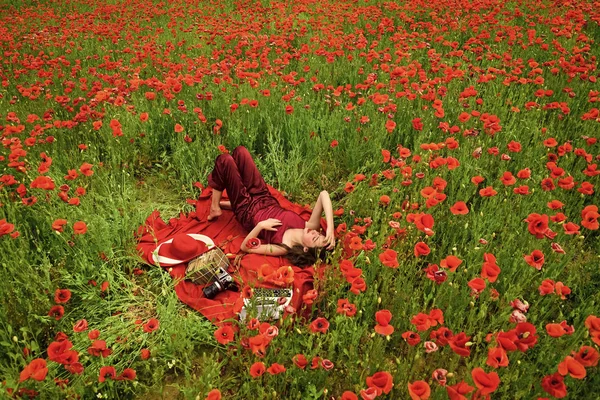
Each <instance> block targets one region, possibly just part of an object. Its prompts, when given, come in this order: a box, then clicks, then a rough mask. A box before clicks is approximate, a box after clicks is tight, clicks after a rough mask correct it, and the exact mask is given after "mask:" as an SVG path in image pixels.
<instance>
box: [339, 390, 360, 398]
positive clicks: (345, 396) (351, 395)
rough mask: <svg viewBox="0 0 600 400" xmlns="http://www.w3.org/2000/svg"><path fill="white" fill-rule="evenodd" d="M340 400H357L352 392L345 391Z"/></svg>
mask: <svg viewBox="0 0 600 400" xmlns="http://www.w3.org/2000/svg"><path fill="white" fill-rule="evenodd" d="M340 400H358V396H356V394H354V393H353V392H351V391H349V390H346V391H345V392H344V393H342V397H341V398H340Z"/></svg>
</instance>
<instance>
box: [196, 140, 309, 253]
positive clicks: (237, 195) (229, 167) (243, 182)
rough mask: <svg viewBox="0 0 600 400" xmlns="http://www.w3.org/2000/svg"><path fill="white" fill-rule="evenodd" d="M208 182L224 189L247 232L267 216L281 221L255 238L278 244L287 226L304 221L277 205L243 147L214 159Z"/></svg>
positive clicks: (302, 226)
mask: <svg viewBox="0 0 600 400" xmlns="http://www.w3.org/2000/svg"><path fill="white" fill-rule="evenodd" d="M208 184H209V186H210V187H212V188H213V189H215V190H219V191H223V190H224V189H226V190H227V196H229V199H230V201H231V208H232V210H233V212H234V214H235V217H236V219H237V220H238V221H239V223H240V224H241V225H242V226H243V227H244V229H246V230H247V231H251V230H252V229H254V227H255V226H256V225H257V224H258V223H259V222H260V221H264V220H266V219H269V218H276V219H278V220H280V221H281V224H282V225H281V226H278V227H277V231H267V230H263V231H261V232H260V234H259V235H258V237H259V238H260V239H261V240H263V241H264V242H265V243H281V241H282V239H283V234H284V233H285V231H286V230H288V229H294V228H301V229H302V228H304V226H305V225H306V221H304V220H303V219H302V218H301V217H300V216H299V215H298V214H296V213H295V212H293V211H290V210H285V209H283V208H281V206H280V205H279V202H278V201H277V199H275V197H273V196H272V195H271V193H270V192H269V188H268V187H267V184H266V183H265V180H264V179H263V177H262V175H261V174H260V171H259V170H258V168H256V164H255V163H254V160H253V159H252V156H251V155H250V153H249V152H248V150H247V149H246V148H245V147H243V146H238V147H236V148H235V150H234V151H233V153H232V154H231V155H230V154H221V155H220V156H218V157H217V159H216V160H215V167H214V168H213V171H212V172H211V173H210V175H209V176H208Z"/></svg>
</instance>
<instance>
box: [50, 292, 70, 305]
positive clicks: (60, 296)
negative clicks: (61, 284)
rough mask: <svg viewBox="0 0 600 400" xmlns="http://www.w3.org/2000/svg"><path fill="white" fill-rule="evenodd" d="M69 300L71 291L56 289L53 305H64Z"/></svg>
mask: <svg viewBox="0 0 600 400" xmlns="http://www.w3.org/2000/svg"><path fill="white" fill-rule="evenodd" d="M70 298H71V291H70V290H69V289H56V291H55V292H54V302H55V303H59V304H60V303H66V302H68V301H69V299H70Z"/></svg>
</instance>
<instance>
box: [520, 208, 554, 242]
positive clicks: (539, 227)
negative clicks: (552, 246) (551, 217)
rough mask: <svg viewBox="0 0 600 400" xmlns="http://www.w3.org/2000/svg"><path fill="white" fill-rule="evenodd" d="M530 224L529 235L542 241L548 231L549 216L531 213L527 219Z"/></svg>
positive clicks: (528, 227)
mask: <svg viewBox="0 0 600 400" xmlns="http://www.w3.org/2000/svg"><path fill="white" fill-rule="evenodd" d="M525 222H527V223H528V226H527V229H528V230H529V233H531V234H532V235H534V236H535V237H536V238H538V239H542V238H543V237H544V235H545V233H546V231H547V230H548V216H547V215H546V214H541V215H540V214H536V213H531V214H529V215H528V216H527V218H526V219H525Z"/></svg>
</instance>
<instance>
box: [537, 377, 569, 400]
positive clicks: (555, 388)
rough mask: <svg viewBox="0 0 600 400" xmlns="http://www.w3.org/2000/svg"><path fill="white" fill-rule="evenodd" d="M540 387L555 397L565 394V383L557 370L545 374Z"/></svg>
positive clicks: (559, 397) (560, 397) (558, 397)
mask: <svg viewBox="0 0 600 400" xmlns="http://www.w3.org/2000/svg"><path fill="white" fill-rule="evenodd" d="M542 389H544V391H545V392H546V393H548V394H549V395H550V396H553V397H556V398H557V399H562V398H563V397H566V396H567V386H566V385H565V382H564V378H563V377H562V376H561V375H560V374H559V373H558V372H555V373H554V374H552V375H546V376H545V377H544V378H543V379H542Z"/></svg>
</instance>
